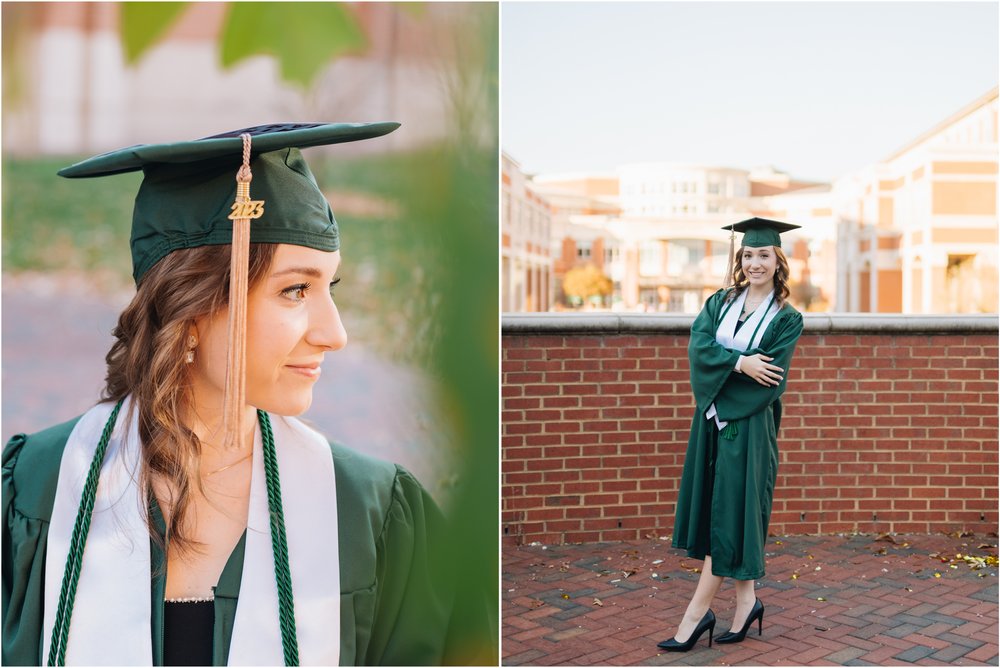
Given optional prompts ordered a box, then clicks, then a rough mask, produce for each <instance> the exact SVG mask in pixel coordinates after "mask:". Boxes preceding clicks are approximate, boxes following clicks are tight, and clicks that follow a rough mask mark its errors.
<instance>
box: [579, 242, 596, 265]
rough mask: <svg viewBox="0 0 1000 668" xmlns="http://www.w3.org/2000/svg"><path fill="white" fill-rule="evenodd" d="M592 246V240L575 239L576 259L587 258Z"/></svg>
mask: <svg viewBox="0 0 1000 668" xmlns="http://www.w3.org/2000/svg"><path fill="white" fill-rule="evenodd" d="M592 248H593V242H591V241H577V242H576V259H577V260H589V259H590V253H591V250H592Z"/></svg>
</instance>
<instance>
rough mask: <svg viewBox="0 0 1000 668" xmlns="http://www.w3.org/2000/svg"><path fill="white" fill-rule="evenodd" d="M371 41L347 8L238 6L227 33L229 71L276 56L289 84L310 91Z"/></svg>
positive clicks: (284, 4) (294, 4)
mask: <svg viewBox="0 0 1000 668" xmlns="http://www.w3.org/2000/svg"><path fill="white" fill-rule="evenodd" d="M367 44H368V40H367V38H366V37H365V34H364V31H363V30H362V28H361V26H360V25H359V23H358V20H357V19H356V18H355V17H354V15H353V14H352V13H351V12H350V10H348V9H347V7H346V6H345V5H342V4H339V3H328V2H235V3H232V5H231V6H230V9H229V15H228V18H227V20H226V23H225V26H224V28H223V33H222V44H221V56H222V65H223V67H230V66H231V65H233V64H235V63H237V62H239V61H240V60H243V59H244V58H249V57H251V56H255V55H263V54H266V55H271V56H274V57H275V58H276V59H277V60H278V63H279V65H280V67H281V76H282V78H283V79H285V80H286V81H290V82H294V83H298V84H301V85H302V86H308V85H309V84H310V83H311V82H312V80H313V79H314V78H315V77H316V75H317V74H319V73H320V71H322V69H323V67H324V66H326V64H327V63H328V62H329V61H331V60H333V59H334V58H336V57H337V56H340V55H343V54H345V53H349V52H352V51H359V50H361V49H363V48H364V47H365V46H367Z"/></svg>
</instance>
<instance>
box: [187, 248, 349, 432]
mask: <svg viewBox="0 0 1000 668" xmlns="http://www.w3.org/2000/svg"><path fill="white" fill-rule="evenodd" d="M339 266H340V251H333V252H326V251H320V250H315V249H313V248H306V247H305V246H293V245H290V244H280V245H279V246H278V248H277V250H276V251H275V254H274V260H273V261H272V263H271V266H270V268H269V269H268V271H267V273H266V274H265V275H264V278H263V279H261V280H260V281H259V282H258V283H257V285H256V286H254V288H253V289H252V290H251V291H250V294H249V296H248V300H247V361H246V398H247V403H248V404H250V405H251V406H254V407H255V408H260V409H262V410H265V411H268V412H271V413H276V414H278V415H300V414H301V413H304V412H305V411H306V410H307V409H308V408H309V406H310V404H312V391H313V384H314V383H315V382H316V381H317V380H318V379H319V377H320V374H321V368H320V365H321V364H322V362H323V356H324V354H325V353H327V352H330V351H334V350H340V349H341V348H343V347H344V345H346V344H347V332H346V330H345V329H344V324H343V322H341V320H340V313H339V311H338V310H337V305H336V304H335V303H334V301H333V294H332V287H333V283H334V280H335V276H336V273H337V269H338V268H339ZM228 313H229V311H228V309H223V310H222V311H221V312H219V313H217V314H215V315H214V316H212V317H209V318H206V319H204V320H203V321H199V322H198V323H197V329H198V339H199V343H198V347H197V349H196V355H195V369H194V373H195V382H194V387H195V392H196V394H197V393H199V392H200V393H202V394H204V393H216V392H217V393H219V396H220V397H221V396H222V394H223V392H224V388H225V382H226V357H227V350H226V348H227V346H226V338H227V335H228V333H227V319H228ZM206 399H207V397H204V396H202V397H196V403H200V404H203V405H204V404H205V400H206ZM219 405H221V403H220V404H219Z"/></svg>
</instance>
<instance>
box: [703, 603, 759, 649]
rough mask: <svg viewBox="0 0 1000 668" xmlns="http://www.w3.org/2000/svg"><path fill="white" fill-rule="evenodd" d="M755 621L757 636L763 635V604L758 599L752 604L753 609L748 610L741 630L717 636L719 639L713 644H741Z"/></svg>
mask: <svg viewBox="0 0 1000 668" xmlns="http://www.w3.org/2000/svg"><path fill="white" fill-rule="evenodd" d="M755 619H756V620H757V635H763V634H764V604H763V603H761V602H760V599H759V598H755V599H754V602H753V607H752V608H751V609H750V614H749V615H748V616H747V620H746V621H745V622H744V623H743V628H742V629H740V630H739V632H738V633H733V632H732V631H727V632H726V633H723V634H722V635H721V636H719V639H718V640H716V641H715V642H717V643H720V644H723V643H730V642H742V641H743V639H744V638H746V637H747V629H749V628H750V625H751V624H753V620H755Z"/></svg>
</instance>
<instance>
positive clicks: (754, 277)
mask: <svg viewBox="0 0 1000 668" xmlns="http://www.w3.org/2000/svg"><path fill="white" fill-rule="evenodd" d="M741 257H742V261H743V274H744V275H745V276H746V277H747V278H748V279H749V280H750V285H753V286H757V287H764V286H769V285H771V283H772V282H773V280H774V272H775V270H776V269H777V267H778V258H777V256H776V254H775V252H774V246H764V247H762V248H744V249H743V254H742V256H741Z"/></svg>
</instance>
